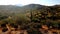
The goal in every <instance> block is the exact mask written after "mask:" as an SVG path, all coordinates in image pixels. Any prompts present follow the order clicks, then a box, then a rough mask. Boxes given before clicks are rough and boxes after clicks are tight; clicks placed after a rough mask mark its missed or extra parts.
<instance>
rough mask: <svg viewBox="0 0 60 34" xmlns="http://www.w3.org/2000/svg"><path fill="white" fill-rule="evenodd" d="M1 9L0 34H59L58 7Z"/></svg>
mask: <svg viewBox="0 0 60 34" xmlns="http://www.w3.org/2000/svg"><path fill="white" fill-rule="evenodd" d="M3 7H5V8H3ZM3 7H2V6H0V34H60V5H55V6H43V5H38V4H30V5H26V6H23V7H19V6H10V7H9V6H3Z"/></svg>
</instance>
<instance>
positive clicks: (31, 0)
mask: <svg viewBox="0 0 60 34" xmlns="http://www.w3.org/2000/svg"><path fill="white" fill-rule="evenodd" d="M18 4H20V5H27V4H41V5H48V6H51V5H56V4H59V5H60V0H0V5H18Z"/></svg>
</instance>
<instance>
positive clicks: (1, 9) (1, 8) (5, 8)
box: [0, 4, 60, 14]
mask: <svg viewBox="0 0 60 34" xmlns="http://www.w3.org/2000/svg"><path fill="white" fill-rule="evenodd" d="M55 7H56V8H58V7H59V8H60V5H55V6H44V5H40V4H29V5H25V6H22V7H21V5H19V4H17V6H16V5H0V13H8V14H9V13H21V12H22V13H25V11H26V10H31V9H32V10H33V9H47V8H55Z"/></svg>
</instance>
